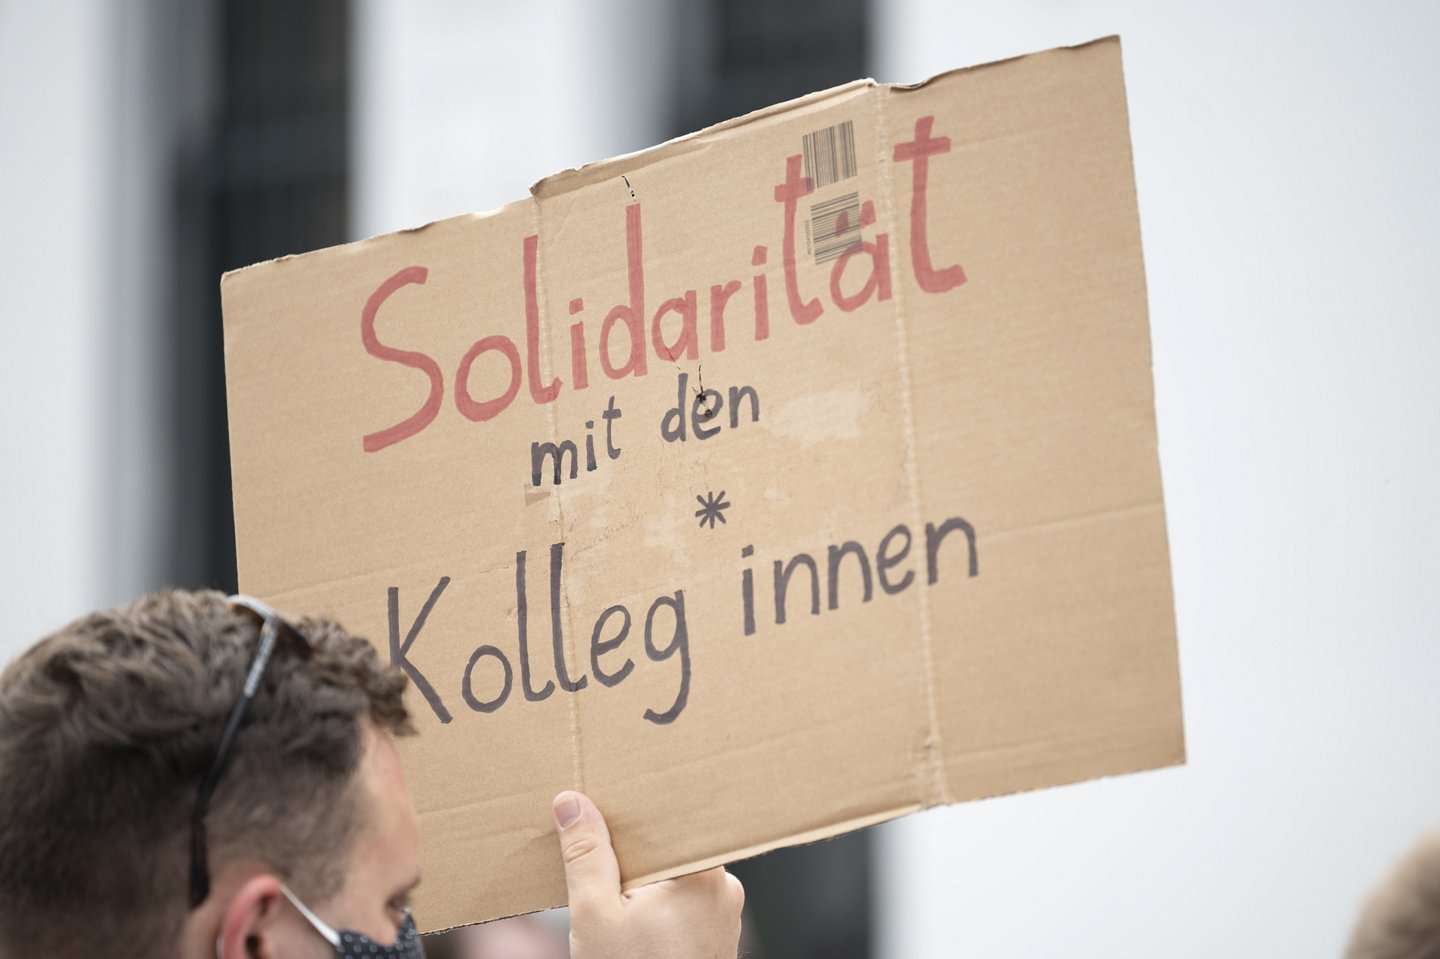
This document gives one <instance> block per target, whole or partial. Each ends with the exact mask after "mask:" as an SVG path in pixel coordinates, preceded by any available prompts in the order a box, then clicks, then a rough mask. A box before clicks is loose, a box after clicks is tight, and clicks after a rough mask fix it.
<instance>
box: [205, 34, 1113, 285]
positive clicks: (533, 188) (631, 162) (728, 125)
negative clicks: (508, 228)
mask: <svg viewBox="0 0 1440 959" xmlns="http://www.w3.org/2000/svg"><path fill="white" fill-rule="evenodd" d="M1112 41H1113V42H1115V43H1117V44H1118V43H1120V35H1119V34H1118V33H1112V34H1108V35H1106V36H1103V37H1096V38H1095V39H1093V40H1085V41H1082V42H1080V43H1072V44H1067V45H1065V46H1061V47H1054V48H1052V49H1050V50H1044V51H1034V52H1031V53H1018V54H1015V55H1014V56H1009V57H1002V58H1000V59H998V60H987V61H985V62H984V63H975V64H971V65H970V66H967V67H955V68H954V69H951V70H944V71H942V72H940V73H936V74H933V75H931V76H929V77H926V78H925V79H923V80H916V81H913V82H910V83H899V82H895V83H881V82H880V81H878V80H874V79H871V78H864V79H859V80H851V81H849V82H847V83H842V84H840V85H839V86H835V87H830V88H828V89H825V90H817V91H815V92H814V93H807V94H806V95H804V96H801V97H796V98H794V99H792V100H785V101H783V102H781V103H776V104H772V105H770V106H768V107H761V108H759V109H757V110H751V111H750V112H749V113H745V114H742V115H740V116H738V117H731V118H730V119H728V120H721V121H719V122H718V123H712V124H711V125H710V126H708V127H703V128H701V129H699V130H695V131H692V132H690V133H685V134H681V135H680V136H677V137H671V138H670V139H669V140H665V141H663V142H661V143H658V144H655V145H654V146H649V147H645V148H644V149H640V150H635V151H633V152H631V153H621V154H618V155H616V156H613V157H606V158H605V159H603V160H594V161H591V162H589V163H582V164H581V165H580V166H578V167H570V168H568V169H565V170H558V171H556V172H555V173H551V174H549V175H547V176H543V177H541V178H540V179H538V180H536V181H535V182H534V183H532V184H531V185H530V198H531V199H542V198H546V197H551V196H558V195H560V194H563V193H567V192H569V191H571V190H578V189H580V188H582V187H585V186H589V185H591V184H593V183H596V182H600V181H603V180H607V179H610V178H611V177H615V176H619V174H618V173H611V172H610V170H612V169H618V168H621V167H623V168H624V171H625V172H627V173H628V172H629V171H631V170H635V169H643V168H644V167H645V166H647V165H648V164H650V163H652V162H654V161H655V160H658V159H662V157H661V156H660V155H659V154H661V153H664V154H665V157H668V156H671V155H672V154H671V153H669V152H667V151H670V150H672V149H674V148H677V147H678V148H681V149H687V148H689V145H690V144H692V143H695V142H697V141H700V140H703V139H705V138H707V137H711V136H714V135H716V134H720V133H724V132H725V131H727V130H733V129H736V128H738V127H742V126H745V125H747V124H750V123H754V122H756V121H757V120H764V119H766V118H767V117H771V116H775V115H776V114H780V113H789V112H790V111H792V110H794V109H797V108H800V107H805V106H809V105H811V104H815V103H823V102H825V101H827V100H831V99H834V98H835V97H837V96H841V95H843V94H846V93H849V92H851V91H854V90H859V89H864V88H879V89H885V90H890V91H892V92H894V93H900V94H903V93H908V92H911V91H918V90H923V89H925V88H926V87H927V86H929V85H930V84H932V83H934V82H936V81H937V80H943V79H945V78H946V77H951V76H957V75H959V74H964V73H972V72H976V71H980V70H985V69H988V68H990V67H998V66H1002V65H1004V64H1007V63H1012V62H1014V61H1016V60H1023V59H1025V58H1026V57H1033V56H1037V55H1038V54H1039V53H1054V52H1057V51H1068V50H1084V49H1085V48H1087V47H1092V46H1095V45H1097V44H1101V43H1110V42H1112ZM602 173H603V175H601V174H602ZM526 202H529V201H528V200H527V199H526V198H524V197H520V198H517V199H515V200H511V201H510V202H509V203H504V204H501V205H500V206H498V207H495V208H493V209H490V210H481V211H474V212H469V213H457V214H456V215H455V216H449V217H443V218H441V219H439V220H431V221H430V222H428V223H420V224H417V225H415V226H405V227H397V228H396V229H394V230H392V231H391V232H389V233H378V234H376V235H374V236H370V237H365V238H363V239H359V240H352V241H350V242H349V243H341V244H338V245H336V246H330V247H325V248H323V249H319V250H304V251H301V252H297V253H286V254H284V255H283V256H277V257H274V258H272V259H269V260H261V261H259V262H258V263H250V264H247V265H245V266H241V267H237V268H235V269H233V270H227V271H226V272H225V273H224V274H222V275H221V282H222V283H223V282H224V280H225V277H228V276H233V275H234V274H237V273H243V272H245V271H246V270H253V269H256V268H257V267H262V266H270V265H274V264H280V263H286V262H289V261H292V260H300V259H304V258H306V257H312V256H319V255H321V254H325V255H330V254H333V253H334V252H336V251H337V250H344V249H348V248H353V247H362V246H364V245H366V244H369V243H374V242H376V241H380V240H384V239H386V238H388V237H393V236H398V235H404V234H409V233H418V232H420V231H422V230H426V229H429V228H430V227H432V226H434V225H436V224H437V223H445V222H447V221H450V220H461V219H466V220H468V219H485V218H487V217H491V216H496V215H499V214H501V213H505V212H507V211H509V210H511V209H512V208H513V207H516V206H518V205H520V204H523V203H526Z"/></svg>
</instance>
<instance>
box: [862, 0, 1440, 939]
mask: <svg viewBox="0 0 1440 959" xmlns="http://www.w3.org/2000/svg"><path fill="white" fill-rule="evenodd" d="M872 10H873V14H874V18H875V20H876V21H878V23H877V26H878V28H879V33H878V37H877V42H876V44H875V46H874V50H875V58H876V63H875V72H876V76H877V77H878V78H879V79H882V80H915V79H919V78H921V77H924V76H927V75H929V74H931V73H934V72H938V71H941V70H944V69H947V68H950V67H954V66H960V65H965V64H970V63H978V62H983V61H986V60H992V59H997V58H1000V57H1005V56H1010V55H1014V54H1018V53H1023V52H1028V51H1031V50H1039V49H1044V48H1047V47H1051V46H1057V45H1062V44H1066V43H1074V42H1079V41H1083V40H1087V39H1090V38H1093V37H1096V36H1101V35H1105V34H1109V33H1116V32H1118V33H1120V34H1121V36H1122V38H1123V43H1124V56H1125V65H1126V77H1127V84H1128V88H1129V98H1130V109H1131V129H1132V134H1133V138H1134V144H1135V164H1136V176H1137V181H1138V190H1139V197H1140V218H1141V226H1142V230H1143V233H1144V245H1145V257H1146V266H1147V272H1148V275H1149V289H1150V311H1151V329H1152V336H1153V342H1154V355H1155V385H1156V392H1157V412H1158V417H1159V433H1160V455H1161V466H1162V470H1163V473H1164V481H1165V493H1166V500H1167V513H1168V518H1169V524H1170V536H1171V555H1172V559H1173V566H1174V581H1175V595H1176V604H1177V617H1178V626H1179V635H1180V654H1181V670H1182V680H1183V684H1184V697H1185V718H1186V724H1187V739H1188V746H1189V764H1188V765H1187V766H1185V767H1184V768H1180V769H1173V770H1167V771H1163V772H1154V773H1146V774H1140V775H1136V776H1131V777H1125V778H1120V779H1115V780H1108V781H1104V782H1098V783H1091V784H1084V785H1078V786H1070V787H1065V788H1062V789H1056V790H1049V791H1043V792H1039V793H1033V794H1029V795H1024V796H1019V797H1011V798H1005V799H1000V800H992V801H987V802H982V803H972V804H967V805H961V806H955V807H950V808H947V809H943V810H935V811H931V812H928V813H924V814H921V815H919V816H914V817H911V818H909V819H907V820H903V821H901V822H898V823H895V824H892V825H890V826H886V827H884V828H882V829H881V830H880V831H879V838H880V849H881V857H880V858H881V863H882V869H881V876H880V882H879V890H880V893H879V899H880V902H879V917H878V919H879V927H880V947H881V948H880V955H881V956H883V957H888V959H929V957H952V956H986V957H989V956H1004V957H1028V956H1035V957H1041V956H1045V957H1049V956H1067V957H1084V956H1095V957H1100V956H1105V957H1128V956H1165V957H1189V956H1194V957H1207V959H1209V957H1215V956H1297V957H1299V956H1307V957H1308V956H1325V955H1336V954H1338V953H1339V952H1340V951H1341V950H1342V949H1343V945H1344V942H1345V940H1346V937H1347V934H1348V930H1349V927H1350V924H1351V922H1352V921H1353V918H1354V915H1355V911H1356V909H1357V906H1358V903H1359V901H1360V899H1361V897H1362V896H1363V894H1364V891H1365V890H1366V889H1367V888H1368V886H1369V885H1370V884H1371V883H1372V882H1373V881H1374V880H1375V879H1376V878H1377V877H1378V876H1379V875H1380V874H1381V873H1382V872H1383V871H1384V868H1385V866H1386V865H1387V864H1388V862H1389V861H1390V860H1392V859H1393V858H1394V857H1395V856H1397V855H1398V854H1399V853H1400V852H1401V850H1402V849H1403V848H1404V847H1405V846H1406V845H1407V844H1408V843H1409V842H1410V841H1411V840H1412V839H1413V837H1414V836H1415V835H1416V833H1417V832H1418V831H1419V830H1421V829H1422V827H1424V826H1425V825H1427V824H1431V823H1435V822H1440V547H1437V544H1440V505H1437V502H1440V375H1437V370H1436V365H1437V361H1440V307H1437V299H1436V298H1437V294H1440V287H1437V281H1436V276H1437V275H1440V267H1437V264H1440V187H1437V181H1436V177H1437V170H1440V103H1437V99H1436V98H1437V95H1440V56H1437V54H1436V50H1435V41H1436V39H1437V38H1440V7H1436V6H1435V5H1434V4H1432V3H1424V2H1409V3H1400V2H1388V3H1376V4H1357V3H1337V2H1314V0H1308V2H1301V0H1286V2H1279V0H1268V2H1259V3H1255V2H1249V3H1241V2H1236V0H1212V2H1209V3H1203V4H1202V3H1190V4H1173V3H1171V4H1156V3H1147V2H1143V0H1134V2H1118V0H1113V2H1107V0H1072V2H1068V3H1056V2H1053V0H1003V2H1002V0H996V2H967V3H954V2H947V0H899V2H895V0H886V2H883V3H882V2H880V0H876V2H875V3H874V5H873V7H872Z"/></svg>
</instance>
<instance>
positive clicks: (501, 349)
mask: <svg viewBox="0 0 1440 959" xmlns="http://www.w3.org/2000/svg"><path fill="white" fill-rule="evenodd" d="M934 122H935V118H934V117H933V116H925V117H921V118H920V119H918V120H916V121H915V138H914V139H913V140H910V141H909V142H906V143H900V144H896V146H895V151H894V159H895V162H897V163H910V164H911V179H910V183H911V190H910V263H911V268H912V269H913V271H914V273H915V281H916V283H917V284H918V285H919V287H920V289H921V290H923V291H924V292H926V293H943V292H945V291H946V290H950V289H953V288H954V287H957V286H959V285H960V284H962V283H964V282H965V271H964V270H963V269H962V268H961V266H960V265H959V264H953V265H951V266H946V267H943V268H939V269H937V268H936V267H935V265H934V264H933V263H932V261H931V258H930V243H929V238H928V233H927V228H926V222H927V204H926V195H927V192H928V188H929V176H930V158H931V157H934V156H937V155H940V154H943V153H948V152H949V150H950V138H949V137H944V136H932V135H931V130H932V128H933V126H934ZM801 169H802V168H801V156H800V155H799V154H796V155H794V156H791V157H788V158H787V159H786V162H785V182H783V183H781V184H779V185H777V186H776V187H775V202H776V203H779V204H780V205H781V206H782V207H783V215H784V234H783V238H782V255H783V260H782V263H783V266H784V273H785V299H786V303H787V306H788V308H789V312H790V318H791V319H792V320H793V321H794V322H795V323H797V324H799V325H801V326H805V325H808V324H810V323H813V322H815V320H816V319H818V318H819V317H820V315H821V314H822V313H823V312H824V310H825V307H824V305H823V304H822V303H821V301H820V299H819V297H810V298H808V299H807V298H806V297H805V295H804V293H803V292H802V291H801V289H800V280H799V275H798V271H797V269H796V259H795V242H796V231H795V217H796V212H797V209H798V206H799V201H800V199H801V198H802V197H805V196H807V195H809V194H810V193H812V192H814V188H813V186H812V183H811V181H810V179H809V178H808V177H804V176H802V175H801ZM874 222H875V207H874V203H873V202H872V201H869V200H867V201H865V203H864V204H863V205H862V206H861V209H860V225H861V226H862V227H864V226H870V225H872V224H873V223H874ZM889 240H890V238H889V236H888V234H885V233H879V234H877V235H876V236H875V239H874V240H861V241H859V242H857V243H855V244H854V245H852V246H851V247H850V248H849V249H847V250H846V251H845V252H844V253H842V254H841V255H840V256H839V257H838V258H837V259H836V260H835V263H834V265H833V267H832V268H831V271H830V290H829V293H830V300H831V302H832V303H833V304H834V305H835V306H836V307H837V308H838V309H840V310H841V311H842V312H846V313H848V312H852V311H854V310H857V309H859V308H860V307H861V306H863V305H864V304H865V303H867V302H869V301H870V300H871V299H872V298H875V299H878V300H888V299H890V296H891V273H890V243H889ZM538 244H539V236H538V234H532V235H530V236H527V237H525V239H524V241H523V243H522V251H521V259H522V261H523V264H524V281H523V282H524V286H525V370H524V374H523V375H522V371H521V364H520V351H519V348H518V347H517V346H516V344H515V342H514V340H512V339H511V338H510V337H508V336H504V335H502V334H492V335H490V336H486V337H483V338H481V339H479V340H476V341H475V343H474V344H473V345H471V347H470V349H469V350H467V351H466V353H465V355H464V356H463V357H462V358H461V360H460V363H459V366H458V367H457V369H456V372H455V407H456V409H458V410H459V411H460V413H461V414H462V415H464V416H465V417H466V418H467V419H470V420H473V421H475V422H484V421H486V420H491V419H494V418H495V417H497V416H499V415H500V414H501V413H503V412H504V411H505V410H506V409H507V408H509V406H510V404H511V403H513V402H514V401H515V398H516V396H518V395H519V392H520V387H521V384H522V381H523V382H524V383H525V385H526V386H527V387H528V389H529V393H530V398H531V400H533V401H534V402H535V403H537V404H543V403H549V402H552V401H553V400H554V399H555V398H556V397H557V396H559V395H560V389H561V387H562V386H563V385H564V381H563V380H562V379H561V378H560V377H559V376H554V377H551V378H550V381H549V382H548V383H547V382H545V377H544V375H543V374H542V372H541V370H540V351H539V345H540V308H539V305H538V297H537V294H536V250H537V247H538ZM862 254H863V255H865V256H866V257H867V258H868V259H869V262H870V273H869V276H868V277H866V279H865V282H864V283H863V284H861V286H860V287H859V289H857V290H855V291H854V292H852V293H849V294H847V293H846V292H845V290H844V286H843V279H844V276H845V273H846V269H847V267H848V266H849V264H850V263H851V261H852V260H854V259H856V258H857V257H859V256H860V255H862ZM768 256H769V251H768V250H767V249H766V247H765V246H764V245H759V246H756V247H755V250H754V253H753V254H752V256H751V264H752V265H753V266H756V267H763V266H764V265H765V263H766V262H767V259H768ZM625 257H626V264H627V267H628V274H629V280H628V287H629V302H628V303H620V304H618V305H616V306H615V307H613V308H612V309H611V310H610V312H609V313H608V314H607V315H606V316H605V320H604V322H603V323H602V324H601V327H600V336H599V338H598V342H597V344H596V352H595V358H596V359H597V360H598V361H599V367H600V370H601V371H602V372H603V373H604V374H605V376H607V377H609V378H610V379H613V380H618V379H621V378H623V377H626V376H644V375H645V374H646V372H647V371H648V355H647V350H646V339H647V337H646V329H645V317H646V312H647V311H646V308H645V255H644V236H643V231H642V229H641V218H640V204H639V203H638V202H636V203H631V204H629V205H628V206H627V207H626V208H625ZM428 275H429V271H428V270H427V269H426V268H425V267H424V266H410V267H406V268H405V269H403V270H400V271H399V272H397V273H395V274H394V275H393V276H391V277H389V278H388V279H387V280H385V282H383V283H381V284H380V286H379V287H378V288H376V290H375V291H374V292H373V293H372V294H371V295H370V297H369V299H368V300H367V301H366V303H365V308H364V310H363V311H362V313H361V316H360V338H361V341H362V342H363V343H364V346H365V350H366V352H368V353H369V354H370V355H372V356H375V357H377V358H379V359H382V360H385V361H387V362H391V363H399V364H401V365H403V366H408V367H411V368H413V369H416V370H419V371H421V372H423V373H424V374H425V375H426V376H427V377H428V378H429V380H430V392H429V395H428V396H427V397H426V398H425V402H424V403H423V404H422V405H421V407H420V408H419V409H418V410H416V411H415V412H414V413H413V414H411V415H410V416H408V417H406V418H405V419H403V420H401V421H400V422H398V423H396V424H394V425H393V426H389V427H386V428H385V429H382V430H377V431H376V432H374V433H368V434H366V435H365V437H364V439H363V444H364V449H365V451H366V452H370V453H373V452H377V451H379V450H383V449H385V448H386V447H387V446H392V445H394V444H396V443H399V442H400V441H401V440H404V439H408V438H409V437H412V436H414V435H416V434H417V433H419V432H420V431H421V430H423V429H425V427H427V426H429V425H430V423H432V422H433V421H434V420H435V417H436V416H438V415H439V413H440V407H441V405H442V404H443V401H444V395H445V378H444V373H443V372H442V370H441V368H440V364H439V363H438V362H437V361H436V360H435V358H434V357H431V356H429V355H427V354H425V353H421V352H418V351H416V350H405V349H399V348H397V347H394V346H389V345H387V344H384V343H381V342H380V340H379V338H378V337H377V336H376V335H375V318H376V316H377V314H378V313H379V312H380V308H381V306H383V305H384V303H385V301H386V300H387V299H388V298H389V297H390V296H391V294H393V293H394V292H395V291H397V290H399V289H401V288H402V287H405V286H409V285H411V284H423V283H425V281H426V278H427V277H428ZM742 285H743V284H742V283H741V281H739V280H729V281H727V282H725V283H717V284H714V285H712V286H711V287H710V331H709V332H710V337H709V339H710V351H711V352H712V353H719V352H721V351H723V350H724V349H725V334H726V330H725V310H726V306H727V304H728V303H729V301H730V299H731V297H733V296H734V295H735V294H736V293H738V292H739V291H740V288H741V286H742ZM751 285H752V287H753V292H754V316H755V339H756V340H764V339H767V338H768V337H769V336H770V306H769V292H768V288H767V284H766V275H765V271H764V270H760V271H758V272H757V273H756V274H755V275H754V277H752V280H751ZM698 299H699V298H698V295H697V293H696V291H695V290H693V289H692V290H686V291H685V293H684V294H683V295H682V296H677V297H673V298H671V299H668V300H666V301H665V302H663V303H661V304H660V306H659V308H658V309H657V310H656V311H655V313H654V315H653V317H652V318H651V322H650V329H649V342H650V344H651V346H652V347H653V348H654V350H655V355H656V356H657V357H659V358H661V359H663V360H665V361H667V362H673V361H674V360H677V359H679V358H680V357H682V356H683V357H685V358H686V359H691V360H693V359H698V358H699V355H700V343H699V334H698V330H697V328H698V318H697V314H698V312H699V304H698ZM582 309H584V303H583V301H582V300H580V299H578V298H577V299H575V300H572V301H571V302H570V313H571V315H574V314H577V313H579V312H580V311H581V310H582ZM671 313H673V314H675V316H676V317H678V318H679V320H680V322H681V326H680V331H679V334H678V335H677V336H676V337H675V339H674V340H673V341H670V342H667V341H666V338H665V336H664V333H663V330H662V321H663V320H664V319H665V318H666V316H667V314H671ZM622 326H623V327H624V328H625V330H626V332H627V333H628V339H629V350H628V352H627V353H625V354H624V355H623V356H621V357H620V358H619V359H618V361H617V358H616V356H615V353H614V351H613V349H612V342H613V335H614V333H615V331H616V329H617V328H618V327H622ZM486 353H498V354H499V355H501V356H503V357H504V358H505V359H506V360H508V361H509V365H510V378H509V382H508V384H507V385H506V387H505V389H504V390H503V391H502V392H500V393H499V394H497V395H495V396H493V397H490V398H488V399H476V398H475V397H474V396H473V395H472V394H471V392H470V387H469V380H470V368H471V366H472V365H473V364H474V363H475V361H476V360H477V359H479V358H480V357H481V356H484V355H485V354H486ZM590 370H591V367H590V352H589V348H588V345H587V343H586V339H585V324H584V323H583V322H576V323H574V324H572V325H571V327H570V381H571V385H572V387H573V388H574V389H576V390H583V389H586V388H587V387H588V386H589V384H590Z"/></svg>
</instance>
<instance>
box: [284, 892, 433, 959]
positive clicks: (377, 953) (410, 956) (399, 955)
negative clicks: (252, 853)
mask: <svg viewBox="0 0 1440 959" xmlns="http://www.w3.org/2000/svg"><path fill="white" fill-rule="evenodd" d="M280 889H281V891H282V892H284V893H285V898H287V899H289V900H290V902H291V904H292V905H294V907H295V908H296V909H298V910H300V915H302V916H304V917H305V919H306V921H307V922H309V923H310V925H312V926H314V927H315V931H316V932H318V933H320V935H322V936H324V937H325V941H327V942H329V943H330V945H331V946H333V947H335V955H336V956H338V957H340V959H348V957H351V956H355V957H364V959H425V947H424V946H422V945H421V944H420V934H419V933H418V932H416V931H415V920H414V918H413V917H411V915H410V910H408V909H407V910H405V921H404V922H402V923H401V924H400V934H399V935H398V936H396V937H395V942H394V944H393V945H389V946H382V945H380V944H379V943H377V942H375V941H374V940H373V939H371V938H369V937H368V936H365V935H362V934H361V933H358V932H349V931H347V930H344V929H341V930H340V931H338V932H337V931H336V930H334V929H332V928H330V926H329V925H327V924H326V923H325V921H324V920H323V919H321V918H320V917H319V916H317V915H315V913H313V912H311V911H310V908H309V907H308V906H306V905H305V904H304V903H303V902H301V901H300V900H299V899H297V898H296V897H295V894H294V893H293V892H291V891H290V890H289V889H286V888H285V887H284V886H281V887H280Z"/></svg>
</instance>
